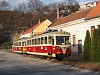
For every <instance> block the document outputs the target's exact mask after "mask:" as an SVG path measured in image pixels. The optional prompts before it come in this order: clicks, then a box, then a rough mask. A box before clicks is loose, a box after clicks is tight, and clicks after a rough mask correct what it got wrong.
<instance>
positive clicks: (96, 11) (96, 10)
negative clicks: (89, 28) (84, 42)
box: [85, 2, 100, 19]
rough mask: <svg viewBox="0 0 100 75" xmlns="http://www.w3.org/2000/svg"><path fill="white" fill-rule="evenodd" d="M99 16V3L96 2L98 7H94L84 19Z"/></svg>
mask: <svg viewBox="0 0 100 75" xmlns="http://www.w3.org/2000/svg"><path fill="white" fill-rule="evenodd" d="M99 16H100V2H98V5H97V6H95V7H94V8H93V9H92V10H91V11H90V12H89V14H88V15H87V16H86V17H85V18H86V19H92V18H95V17H99Z"/></svg>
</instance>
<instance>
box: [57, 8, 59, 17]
mask: <svg viewBox="0 0 100 75" xmlns="http://www.w3.org/2000/svg"><path fill="white" fill-rule="evenodd" d="M57 18H59V8H58V7H57Z"/></svg>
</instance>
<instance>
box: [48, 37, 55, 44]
mask: <svg viewBox="0 0 100 75" xmlns="http://www.w3.org/2000/svg"><path fill="white" fill-rule="evenodd" d="M48 43H49V44H52V45H54V37H53V36H49V37H48Z"/></svg>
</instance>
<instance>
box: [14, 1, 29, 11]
mask: <svg viewBox="0 0 100 75" xmlns="http://www.w3.org/2000/svg"><path fill="white" fill-rule="evenodd" d="M14 10H16V11H19V12H23V13H26V12H28V7H27V3H25V2H23V3H21V4H18V6H17V7H15V9H14Z"/></svg>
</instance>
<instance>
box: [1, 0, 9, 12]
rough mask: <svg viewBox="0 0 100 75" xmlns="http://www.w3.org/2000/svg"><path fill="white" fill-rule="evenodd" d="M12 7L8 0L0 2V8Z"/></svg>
mask: <svg viewBox="0 0 100 75" xmlns="http://www.w3.org/2000/svg"><path fill="white" fill-rule="evenodd" d="M8 9H10V4H9V2H7V1H1V2H0V10H8Z"/></svg>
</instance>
